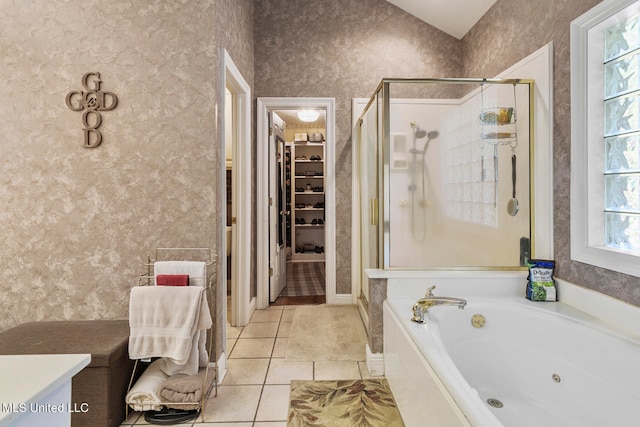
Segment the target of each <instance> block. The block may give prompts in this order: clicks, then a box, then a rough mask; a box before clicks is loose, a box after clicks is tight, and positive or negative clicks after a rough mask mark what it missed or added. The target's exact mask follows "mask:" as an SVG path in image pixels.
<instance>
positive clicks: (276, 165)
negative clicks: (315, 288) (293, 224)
mask: <svg viewBox="0 0 640 427" xmlns="http://www.w3.org/2000/svg"><path fill="white" fill-rule="evenodd" d="M269 128H270V129H271V130H270V132H269V134H270V135H269V273H270V275H269V300H270V301H271V302H274V301H275V300H276V298H278V295H280V293H281V292H282V290H283V289H284V287H285V286H286V284H287V253H286V241H287V240H286V229H287V217H288V216H289V211H288V210H289V206H288V204H287V189H286V178H287V170H286V169H285V166H286V164H285V141H284V129H283V121H282V120H281V119H280V118H279V117H278V115H277V114H275V113H274V112H270V113H269Z"/></svg>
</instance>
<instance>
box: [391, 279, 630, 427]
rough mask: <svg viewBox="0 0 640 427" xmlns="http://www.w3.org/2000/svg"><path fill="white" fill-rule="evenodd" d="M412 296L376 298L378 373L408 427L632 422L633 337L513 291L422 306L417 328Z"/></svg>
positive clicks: (618, 425)
mask: <svg viewBox="0 0 640 427" xmlns="http://www.w3.org/2000/svg"><path fill="white" fill-rule="evenodd" d="M425 289H426V287H425ZM434 293H435V294H436V295H439V296H451V297H463V298H464V295H448V294H444V293H442V292H437V291H435V292H434ZM416 300H417V299H416V298H410V297H390V298H388V299H387V301H386V302H385V304H384V346H385V352H384V363H385V375H386V377H387V379H388V381H389V384H390V385H391V389H392V391H393V393H394V396H395V398H396V401H397V402H398V406H399V408H400V412H401V414H402V416H403V419H404V420H405V424H406V425H407V426H408V427H412V426H419V427H429V426H434V427H435V426H438V427H443V426H446V427H453V426H473V427H499V426H504V427H540V426H545V427H552V426H553V427H591V426H593V427H603V426H607V427H628V426H638V425H640V341H637V340H635V339H633V338H630V337H628V336H626V335H623V334H620V333H617V332H614V331H613V330H610V329H607V328H605V327H604V326H603V324H602V322H600V321H598V320H597V319H596V318H594V317H591V316H590V315H587V314H586V313H584V312H582V311H578V310H576V309H574V308H572V307H570V306H568V305H566V304H563V303H560V302H555V303H554V302H545V303H540V302H531V301H528V300H526V299H525V298H524V297H522V298H519V297H515V296H509V297H491V298H485V297H469V298H467V306H466V307H465V308H464V309H463V310H460V309H458V308H456V307H451V306H436V307H432V308H430V309H429V311H428V313H427V314H426V315H425V319H426V322H427V323H426V324H424V325H419V324H416V323H413V322H411V320H410V319H411V316H412V312H411V308H412V306H413V304H414V303H415V301H416Z"/></svg>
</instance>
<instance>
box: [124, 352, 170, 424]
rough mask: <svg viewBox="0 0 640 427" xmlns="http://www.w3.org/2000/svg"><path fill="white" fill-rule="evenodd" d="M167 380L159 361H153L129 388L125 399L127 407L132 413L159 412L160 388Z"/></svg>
mask: <svg viewBox="0 0 640 427" xmlns="http://www.w3.org/2000/svg"><path fill="white" fill-rule="evenodd" d="M168 378H169V375H167V374H165V373H164V372H162V370H161V369H160V359H158V360H156V361H154V362H153V363H152V364H150V365H149V367H147V369H146V370H145V371H144V372H143V373H142V375H141V376H140V378H139V379H138V381H136V383H135V384H134V385H133V387H131V390H129V392H128V393H127V396H126V397H125V402H126V403H127V405H129V406H131V408H132V409H133V410H134V411H139V412H143V411H159V410H160V409H162V405H161V404H160V386H161V385H162V384H164V382H165V381H166V380H167V379H168Z"/></svg>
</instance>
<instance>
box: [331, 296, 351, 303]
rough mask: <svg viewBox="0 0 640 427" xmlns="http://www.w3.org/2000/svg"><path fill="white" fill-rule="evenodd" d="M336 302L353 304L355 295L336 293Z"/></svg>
mask: <svg viewBox="0 0 640 427" xmlns="http://www.w3.org/2000/svg"><path fill="white" fill-rule="evenodd" d="M335 303H336V304H353V297H352V296H351V294H336V299H335Z"/></svg>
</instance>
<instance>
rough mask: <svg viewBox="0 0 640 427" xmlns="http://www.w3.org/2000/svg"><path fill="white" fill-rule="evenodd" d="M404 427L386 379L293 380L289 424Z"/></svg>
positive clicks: (294, 426)
mask: <svg viewBox="0 0 640 427" xmlns="http://www.w3.org/2000/svg"><path fill="white" fill-rule="evenodd" d="M302 426H317V427H355V426H363V427H364V426H371V427H378V426H379V427H402V426H404V423H403V422H402V418H401V416H400V412H399V411H398V407H397V406H396V403H395V400H394V399H393V395H392V394H391V389H390V388H389V384H388V383H387V380H385V379H384V378H373V379H365V380H340V381H291V393H290V401H289V415H288V418H287V427H302Z"/></svg>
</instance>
